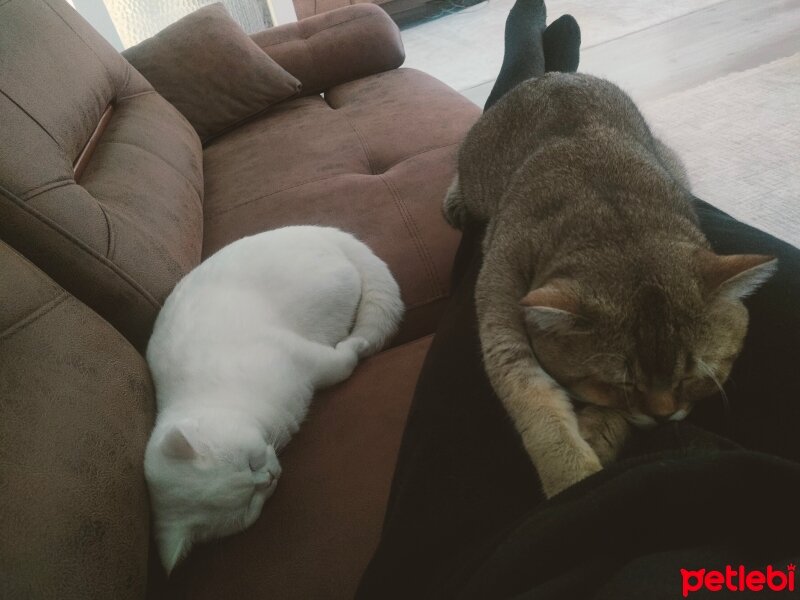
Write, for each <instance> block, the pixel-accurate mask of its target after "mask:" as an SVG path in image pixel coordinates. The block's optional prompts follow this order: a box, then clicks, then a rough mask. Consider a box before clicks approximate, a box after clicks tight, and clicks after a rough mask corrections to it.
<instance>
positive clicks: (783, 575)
mask: <svg viewBox="0 0 800 600" xmlns="http://www.w3.org/2000/svg"><path fill="white" fill-rule="evenodd" d="M794 573H795V566H794V565H788V566H787V567H786V570H785V571H782V570H780V569H774V568H773V567H772V565H769V566H768V567H767V569H766V571H758V570H752V571H748V570H746V569H745V568H744V566H742V565H739V568H738V569H735V568H733V567H732V566H730V565H727V566H726V567H725V571H713V570H708V571H707V570H706V569H697V570H696V571H690V570H689V569H681V577H682V578H683V597H684V598H686V597H688V596H689V594H691V593H692V592H699V591H700V590H703V589H706V590H708V591H709V592H719V591H722V590H729V591H731V592H744V591H748V592H760V591H762V590H765V589H767V590H772V591H773V592H783V591H788V592H793V591H794Z"/></svg>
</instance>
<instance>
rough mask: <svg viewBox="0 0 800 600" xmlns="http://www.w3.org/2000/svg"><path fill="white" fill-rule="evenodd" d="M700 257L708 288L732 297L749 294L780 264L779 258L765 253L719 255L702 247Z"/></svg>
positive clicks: (704, 279) (699, 252) (713, 291)
mask: <svg viewBox="0 0 800 600" xmlns="http://www.w3.org/2000/svg"><path fill="white" fill-rule="evenodd" d="M697 259H698V264H699V267H700V273H701V276H702V277H703V283H704V285H705V288H706V291H707V292H710V293H717V294H719V295H721V296H725V297H728V298H731V299H741V298H745V297H747V296H749V295H750V294H752V293H753V292H755V291H756V290H757V289H758V288H759V287H760V286H761V285H762V284H763V283H764V282H765V281H767V279H769V278H770V277H771V276H772V274H773V273H775V270H776V269H777V268H778V259H776V258H775V257H774V256H767V255H764V254H732V255H728V256H719V255H718V254H714V253H713V252H711V251H709V250H705V249H701V250H699V251H698V253H697Z"/></svg>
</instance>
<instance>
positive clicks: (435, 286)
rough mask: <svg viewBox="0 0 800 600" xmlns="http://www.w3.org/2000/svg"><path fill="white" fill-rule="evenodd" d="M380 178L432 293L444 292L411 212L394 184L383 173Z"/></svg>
mask: <svg viewBox="0 0 800 600" xmlns="http://www.w3.org/2000/svg"><path fill="white" fill-rule="evenodd" d="M378 177H380V180H381V181H382V182H383V183H384V185H385V186H386V187H387V188H388V190H389V193H390V194H391V195H392V198H393V199H394V203H395V206H396V207H397V209H398V211H399V212H400V215H401V217H402V218H403V222H404V223H405V225H406V230H407V231H408V233H409V234H410V235H411V239H412V240H414V245H415V246H416V247H417V254H418V255H419V257H420V260H422V264H423V265H424V267H425V270H426V271H427V274H428V278H429V283H431V284H432V290H433V293H434V294H444V288H443V287H442V285H441V282H440V281H439V276H438V274H437V273H436V268H435V266H434V265H433V260H432V259H431V257H430V253H429V252H428V249H427V247H426V246H425V243H424V242H423V240H422V239H421V238H420V236H419V229H418V228H417V226H416V223H415V222H414V218H413V217H412V216H411V213H410V212H409V211H408V207H407V206H406V204H405V202H404V201H403V199H402V198H401V197H400V194H398V193H397V191H396V190H395V188H394V185H392V183H391V182H390V181H388V180H387V179H386V178H385V177H384V176H383V175H379V176H378Z"/></svg>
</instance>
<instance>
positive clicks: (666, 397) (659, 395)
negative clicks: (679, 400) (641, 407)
mask: <svg viewBox="0 0 800 600" xmlns="http://www.w3.org/2000/svg"><path fill="white" fill-rule="evenodd" d="M645 406H646V409H647V413H648V414H649V415H650V416H651V417H653V418H654V419H657V420H659V421H660V420H667V419H669V418H670V417H671V416H672V415H673V414H675V411H676V410H678V407H677V406H676V404H675V397H674V396H673V395H672V391H671V390H658V391H650V392H648V393H647V395H646V396H645Z"/></svg>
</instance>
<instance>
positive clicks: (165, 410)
mask: <svg viewBox="0 0 800 600" xmlns="http://www.w3.org/2000/svg"><path fill="white" fill-rule="evenodd" d="M402 313H403V304H402V301H401V300H400V291H399V288H398V286H397V283H396V282H395V280H394V278H393V277H392V275H391V273H390V272H389V269H388V268H387V266H386V265H385V264H384V263H383V262H382V261H381V260H380V259H379V258H377V257H376V256H375V255H374V254H373V253H372V251H371V250H370V249H369V248H367V246H365V245H364V244H362V243H361V242H359V241H358V240H356V239H355V238H354V237H353V236H351V235H350V234H347V233H344V232H342V231H339V230H337V229H332V228H326V227H285V228H283V229H277V230H274V231H268V232H265V233H262V234H259V235H254V236H252V237H248V238H244V239H241V240H238V241H237V242H234V243H233V244H231V245H229V246H227V247H225V248H223V249H222V250H220V251H219V252H218V253H216V254H214V255H213V256H211V257H210V258H209V259H208V260H206V261H205V262H203V263H202V264H200V266H198V267H197V268H196V269H194V270H193V271H192V272H191V273H189V274H188V275H187V276H186V277H185V278H184V279H183V280H181V281H180V282H179V283H178V285H177V286H176V287H175V289H174V291H173V292H172V294H170V296H169V298H167V301H166V302H165V303H164V307H163V308H162V310H161V312H160V314H159V315H158V319H157V320H156V323H155V328H154V330H153V335H152V337H151V339H150V343H149V345H148V348H147V362H148V364H149V365H150V370H151V372H152V375H153V380H154V382H155V386H156V397H157V404H158V418H157V420H156V426H155V429H154V431H153V433H152V436H151V438H150V441H149V443H148V446H147V451H146V453H145V475H146V477H147V481H148V484H149V488H150V496H151V500H152V505H153V511H154V517H155V527H156V539H157V541H158V545H159V550H160V553H161V558H162V562H163V564H164V567H165V568H166V569H167V571H168V572H169V571H171V570H172V568H173V567H174V566H175V564H176V563H177V562H178V561H179V560H180V559H181V558H182V557H183V556H185V555H186V553H187V552H188V551H189V549H190V547H191V545H192V544H193V543H195V542H198V541H201V540H207V539H212V538H216V537H219V536H224V535H228V534H232V533H235V532H237V531H241V530H242V529H245V528H246V527H249V526H250V525H251V524H252V523H253V522H254V521H255V520H256V519H257V518H258V516H259V514H260V513H261V507H262V506H263V504H264V501H265V500H266V499H267V498H269V497H270V496H271V495H272V493H273V492H274V491H275V488H276V485H277V482H278V478H279V477H280V474H281V467H280V464H279V462H278V458H277V456H276V451H277V450H278V449H280V448H281V447H282V446H284V445H285V444H286V443H287V442H288V441H289V439H290V437H291V436H292V434H293V433H295V432H296V431H297V428H298V427H299V425H300V423H301V421H302V420H303V418H304V417H305V415H306V412H307V409H308V406H309V402H310V400H311V398H312V396H313V394H314V391H315V390H317V389H320V388H323V387H326V386H329V385H333V384H335V383H338V382H340V381H342V380H344V379H346V378H347V377H348V376H349V375H350V374H351V373H352V371H353V369H354V368H355V366H356V363H357V362H358V359H359V357H362V356H366V355H369V354H372V353H374V352H376V351H377V350H378V349H380V348H381V346H382V345H383V344H384V342H385V341H386V340H387V339H388V338H389V337H390V336H391V335H392V334H393V333H394V332H395V330H396V329H397V325H398V323H399V321H400V319H401V317H402Z"/></svg>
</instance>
